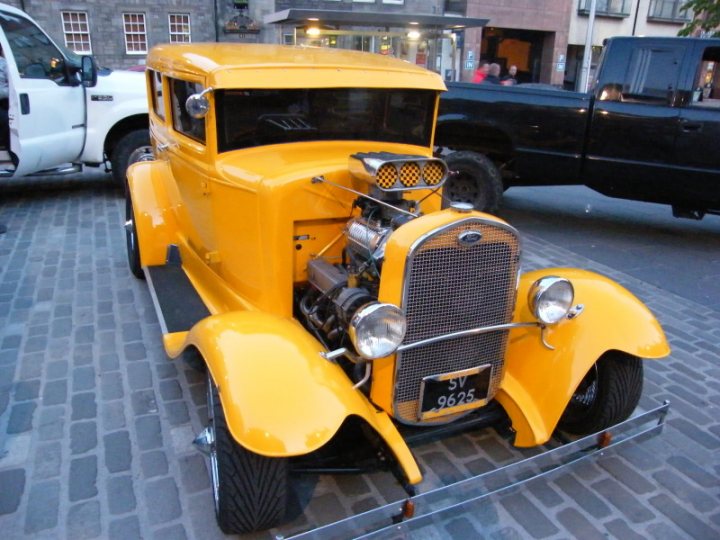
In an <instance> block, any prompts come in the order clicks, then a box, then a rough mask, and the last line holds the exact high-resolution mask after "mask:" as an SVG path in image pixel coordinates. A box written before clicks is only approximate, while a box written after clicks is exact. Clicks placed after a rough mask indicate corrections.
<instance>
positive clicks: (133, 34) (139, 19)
mask: <svg viewBox="0 0 720 540" xmlns="http://www.w3.org/2000/svg"><path fill="white" fill-rule="evenodd" d="M123 30H124V32H125V52H126V53H127V54H147V50H148V46H147V28H146V26H145V14H144V13H123Z"/></svg>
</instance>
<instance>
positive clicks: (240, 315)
mask: <svg viewBox="0 0 720 540" xmlns="http://www.w3.org/2000/svg"><path fill="white" fill-rule="evenodd" d="M147 65H148V95H149V96H151V97H150V100H151V103H150V105H151V107H150V108H151V112H150V117H151V123H150V128H151V139H152V142H153V145H154V147H155V153H156V160H155V161H150V162H143V163H137V164H135V165H133V166H132V167H131V168H130V170H129V173H128V193H129V197H130V200H131V202H132V211H133V213H132V215H131V218H132V219H133V223H134V227H135V231H136V236H135V241H136V243H137V248H138V251H139V262H140V266H141V267H143V268H153V267H162V266H163V265H166V264H167V263H168V248H169V246H175V247H174V249H175V250H176V251H177V253H179V256H180V260H181V261H182V271H183V272H184V274H185V275H186V276H187V279H188V280H189V281H190V283H191V284H192V286H193V287H194V289H195V291H196V292H197V294H198V295H199V297H200V298H201V300H202V302H203V303H204V305H205V306H206V308H207V311H208V316H206V317H204V318H202V319H201V320H198V321H197V322H196V324H194V325H192V326H191V327H188V328H183V329H180V330H177V331H168V332H166V333H165V335H164V336H163V340H164V345H165V349H166V351H167V353H168V355H169V356H170V357H178V356H179V355H180V354H181V353H182V352H183V351H184V350H186V349H188V348H193V349H195V350H197V351H198V352H199V354H200V355H201V356H202V358H203V359H204V361H205V363H206V364H207V367H208V369H209V371H210V373H211V375H212V379H213V380H214V381H215V384H217V387H218V390H219V396H220V400H221V402H222V408H223V411H224V414H225V417H226V419H227V424H228V428H229V430H230V432H231V433H232V437H233V438H234V440H235V441H236V442H237V443H238V444H239V445H241V446H242V447H244V448H246V449H247V450H250V451H252V452H254V453H256V454H259V455H262V456H269V457H290V456H298V455H303V454H308V453H311V452H314V451H316V450H318V449H320V448H321V447H323V446H324V445H325V444H326V443H327V442H328V441H330V440H331V439H332V438H333V436H334V435H335V434H336V433H337V432H338V430H339V429H340V427H341V426H342V424H343V423H344V422H345V421H346V420H347V419H348V418H349V417H359V418H361V419H362V420H363V421H364V422H366V423H367V424H368V425H369V426H370V427H372V428H373V429H374V430H375V431H376V432H377V433H378V434H379V436H380V437H381V438H382V440H383V441H384V442H385V443H386V444H387V446H388V447H389V448H390V450H391V451H392V453H393V455H394V456H395V458H396V459H397V461H398V463H399V464H400V466H401V468H402V470H403V472H404V474H405V477H406V479H407V481H408V482H409V483H411V484H415V483H418V482H420V481H421V478H422V476H421V474H420V471H419V469H418V466H417V464H416V462H415V460H414V458H413V456H412V454H411V452H410V450H409V449H408V446H407V445H406V443H405V441H404V440H403V438H402V436H401V435H400V432H399V430H398V428H397V422H396V420H397V411H396V408H395V405H396V404H394V403H393V391H394V385H396V384H397V381H396V378H397V377H398V375H397V374H398V371H397V366H396V362H397V355H396V354H391V355H389V356H386V357H384V358H379V359H376V360H372V361H370V362H369V363H370V364H371V366H372V373H371V380H370V382H369V383H367V384H366V386H365V388H366V391H363V390H362V389H360V388H357V387H356V383H357V381H356V380H353V379H351V378H350V377H349V376H348V372H347V370H344V369H342V368H341V366H340V365H339V364H338V362H337V361H333V360H332V359H328V358H326V357H324V356H323V355H324V354H325V355H327V353H328V352H330V351H328V348H327V347H326V346H324V345H323V343H321V341H320V340H319V339H318V337H317V336H316V335H313V333H311V332H310V331H308V329H307V328H306V325H304V324H303V321H301V320H299V319H298V315H297V306H296V305H295V300H294V298H295V295H296V292H297V290H298V288H299V287H304V286H306V285H307V283H308V279H309V278H308V270H307V268H308V264H309V263H310V262H311V261H313V260H314V259H316V258H318V257H320V256H321V257H324V258H326V259H328V260H330V261H334V262H339V261H341V260H342V259H343V249H344V245H345V242H344V237H343V235H344V234H345V232H344V231H345V230H346V224H347V222H348V220H349V219H350V218H351V217H352V216H356V215H358V214H359V212H360V210H359V209H358V208H357V207H356V206H354V204H353V203H354V202H355V201H356V199H357V196H356V195H355V194H354V193H352V192H350V191H347V190H345V189H342V188H343V187H344V188H350V189H353V190H355V191H360V192H362V191H367V184H364V183H363V181H362V180H359V179H358V178H356V177H354V176H353V175H351V174H350V173H349V170H348V158H349V156H351V155H353V154H359V153H372V152H388V153H392V154H393V155H400V156H407V155H411V156H420V157H426V158H432V156H433V146H432V132H431V133H430V134H429V139H428V140H427V144H424V145H416V144H406V143H396V142H392V141H390V142H387V141H385V142H378V141H373V140H334V141H331V140H320V141H313V140H309V141H306V140H302V141H298V142H288V143H284V144H269V145H257V146H251V147H246V148H242V149H237V150H232V151H225V152H222V151H220V150H219V145H220V144H221V142H220V141H219V140H218V130H216V129H215V127H214V126H216V124H217V123H218V120H219V119H218V108H217V103H216V95H217V94H218V93H219V92H221V91H222V90H223V89H243V90H247V89H261V90H264V89H274V88H282V89H292V88H296V89H308V88H310V89H312V88H319V89H323V88H353V87H358V86H361V87H363V88H377V89H424V90H427V91H430V92H432V93H433V94H434V95H435V101H434V111H432V115H433V117H434V115H435V114H436V112H437V96H439V93H440V92H442V91H443V90H444V88H445V87H444V84H443V82H442V80H441V79H440V77H439V76H438V75H436V74H434V73H431V72H428V71H425V70H423V69H420V68H418V67H416V66H412V65H410V64H407V63H403V62H399V61H395V60H393V59H388V58H385V57H382V56H380V55H368V54H359V53H354V52H348V51H339V50H320V49H307V48H286V47H279V46H229V45H217V44H213V45H204V44H198V45H195V44H193V45H187V46H161V47H158V48H155V49H153V50H152V51H151V53H150V55H149V56H148V62H147ZM155 77H157V78H156V79H154V78H155ZM171 79H177V80H183V81H188V82H191V83H193V84H196V85H197V87H198V88H201V89H212V91H209V92H208V93H207V94H206V95H205V99H206V100H207V102H208V104H209V110H208V112H207V115H206V116H205V118H204V122H205V139H204V141H198V140H196V139H194V138H192V137H189V136H186V135H185V134H183V133H181V132H179V131H178V130H177V129H176V128H175V126H174V124H173V118H172V116H173V114H171V110H172V109H173V104H172V102H171V93H172V88H171V87H170V84H171V83H170V81H171ZM156 99H160V100H164V104H162V105H161V106H160V109H158V105H157V103H156V102H155V101H154V100H156ZM431 131H432V130H431ZM317 177H322V181H313V179H316V178H317ZM338 186H340V187H338ZM403 198H404V199H405V200H411V199H412V200H415V201H421V202H419V209H420V211H421V213H422V215H421V216H420V217H417V218H415V219H411V220H409V221H408V222H407V223H405V224H403V225H402V226H400V227H398V228H396V229H395V230H394V231H393V232H392V234H391V235H390V237H389V239H388V240H387V245H386V247H385V254H384V262H383V267H382V279H381V282H380V285H379V293H378V300H379V301H380V302H384V303H390V304H394V305H398V306H401V307H402V306H403V283H404V280H405V276H406V272H407V268H406V264H407V260H408V252H409V250H411V249H413V245H414V244H415V243H416V242H417V240H418V239H419V238H423V237H425V236H426V235H429V234H431V233H432V232H433V231H436V230H439V229H441V228H443V227H450V226H453V225H454V224H455V223H457V222H459V221H462V220H467V219H472V220H475V221H474V223H479V224H482V225H483V226H487V227H500V228H502V229H503V230H504V231H507V230H510V231H511V228H510V227H509V226H508V225H507V224H505V223H504V222H503V221H502V220H501V219H499V218H497V217H494V216H491V215H488V214H482V213H480V212H476V211H466V210H462V211H459V210H457V209H453V208H446V209H441V206H442V204H441V203H442V200H441V191H438V190H433V189H421V190H413V191H407V192H405V193H404V194H403ZM513 234H514V233H513ZM547 275H552V276H558V277H562V278H567V279H568V280H569V281H570V282H571V283H572V285H573V287H574V293H575V297H574V304H576V305H581V306H583V308H584V309H582V311H581V312H580V313H579V314H578V315H577V316H574V317H572V318H569V317H565V318H563V319H562V320H561V321H560V322H558V323H557V324H551V325H535V326H516V327H512V328H509V329H508V330H507V341H506V346H505V347H504V359H503V368H502V373H500V374H499V375H498V376H499V377H500V381H499V384H498V387H497V391H496V393H495V396H494V397H495V399H496V400H497V402H499V403H500V404H501V406H502V407H503V408H504V409H505V411H506V412H507V414H508V416H509V417H510V420H511V422H512V427H513V429H514V430H515V432H516V436H515V444H516V445H518V446H533V445H538V444H542V443H544V442H546V441H547V440H548V439H549V438H550V436H551V435H552V433H553V431H554V430H555V429H556V427H557V425H558V421H559V420H560V418H561V416H562V414H563V411H564V410H565V408H566V407H567V405H568V402H569V400H570V399H571V397H572V395H573V393H574V392H575V391H576V389H577V388H578V386H579V385H580V384H581V381H583V378H584V377H585V376H586V374H587V373H588V372H589V370H591V368H592V367H593V365H594V364H595V362H596V361H597V360H598V359H599V358H601V357H602V356H603V354H605V353H606V352H607V351H613V350H615V351H623V352H625V353H627V354H629V355H633V356H637V357H642V358H660V357H663V356H665V355H667V354H668V353H669V347H668V344H667V341H666V339H665V336H664V334H663V331H662V329H661V327H660V325H659V324H658V322H657V321H656V320H655V318H654V317H653V315H652V314H651V313H650V311H649V310H648V309H647V308H646V307H645V306H644V305H643V304H642V303H641V302H640V301H639V300H638V299H637V298H635V297H634V296H633V295H632V294H631V293H630V292H628V291H627V290H626V289H624V288H623V287H621V286H620V285H618V284H616V283H614V282H612V281H610V280H608V279H607V278H604V277H602V276H600V275H597V274H595V273H592V272H587V271H583V270H578V269H571V268H554V269H548V270H542V271H533V272H529V273H526V274H523V275H521V276H520V278H519V279H518V280H516V281H515V282H514V283H515V285H516V288H515V290H514V298H513V299H512V300H513V302H512V304H513V306H514V307H513V311H512V317H511V319H512V322H513V323H533V322H536V318H535V316H534V314H533V312H532V309H531V306H530V305H529V303H528V296H529V290H530V289H531V287H533V284H534V283H536V282H537V280H538V279H539V278H541V277H542V276H547ZM443 316H445V315H444V314H442V313H438V318H439V319H440V318H442V317H443ZM508 322H510V321H508ZM368 388H369V389H368ZM450 419H452V418H450Z"/></svg>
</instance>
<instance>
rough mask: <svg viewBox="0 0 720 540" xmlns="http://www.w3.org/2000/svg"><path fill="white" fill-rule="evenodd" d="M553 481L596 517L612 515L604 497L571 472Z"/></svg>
mask: <svg viewBox="0 0 720 540" xmlns="http://www.w3.org/2000/svg"><path fill="white" fill-rule="evenodd" d="M553 482H554V483H555V484H556V485H557V486H558V487H559V488H560V489H561V490H562V491H563V492H564V493H565V494H566V495H567V496H568V497H569V498H570V499H571V500H572V501H574V502H575V503H576V504H578V505H580V507H581V508H582V509H583V510H585V511H586V512H587V513H589V514H590V515H591V516H593V517H595V518H598V519H599V518H604V517H607V516H609V515H610V513H611V511H610V508H609V507H608V505H606V504H605V503H604V502H603V501H602V499H600V498H599V497H598V496H597V495H595V493H594V491H592V490H590V489H588V488H587V487H586V486H585V484H583V483H581V482H579V481H578V480H577V478H576V477H575V476H574V475H572V474H571V473H565V474H563V475H562V476H559V477H557V478H555V479H554V480H553Z"/></svg>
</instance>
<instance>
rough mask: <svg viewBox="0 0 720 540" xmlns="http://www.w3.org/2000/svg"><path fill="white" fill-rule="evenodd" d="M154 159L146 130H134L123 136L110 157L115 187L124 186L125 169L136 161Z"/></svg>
mask: <svg viewBox="0 0 720 540" xmlns="http://www.w3.org/2000/svg"><path fill="white" fill-rule="evenodd" d="M153 159H155V156H154V154H153V149H152V146H150V133H149V132H148V130H147V129H136V130H135V131H130V132H129V133H126V134H125V135H123V136H122V137H121V138H120V140H119V141H118V143H117V144H116V145H115V148H114V149H113V151H112V155H111V156H110V164H111V165H112V175H113V180H114V181H115V185H117V186H124V185H125V175H126V174H127V169H128V167H129V166H130V165H132V164H133V163H137V162H138V161H152V160H153Z"/></svg>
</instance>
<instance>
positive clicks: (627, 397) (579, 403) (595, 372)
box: [558, 351, 643, 435]
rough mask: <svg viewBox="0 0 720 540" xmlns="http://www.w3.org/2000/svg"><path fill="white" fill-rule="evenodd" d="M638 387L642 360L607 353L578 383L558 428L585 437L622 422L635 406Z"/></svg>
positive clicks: (640, 392) (638, 399)
mask: <svg viewBox="0 0 720 540" xmlns="http://www.w3.org/2000/svg"><path fill="white" fill-rule="evenodd" d="M642 387H643V365H642V359H640V358H638V357H636V356H632V355H629V354H626V353H623V352H620V351H609V352H607V353H605V354H604V355H603V356H602V357H601V358H600V359H599V360H598V361H597V362H595V364H593V366H592V367H591V368H590V371H588V372H587V374H586V375H585V377H584V378H583V380H582V381H581V382H580V384H579V385H578V387H577V389H576V390H575V393H574V394H573V395H572V397H571V398H570V402H569V403H568V406H567V408H566V409H565V412H564V413H563V415H562V417H561V418H560V423H559V424H558V427H559V428H560V429H561V430H563V431H567V432H568V433H573V434H576V435H588V434H590V433H595V432H596V431H602V430H604V429H607V428H608V427H610V426H612V425H613V424H617V423H618V422H622V421H623V420H626V419H627V418H628V417H629V416H630V415H631V414H632V412H633V411H634V410H635V407H637V404H638V401H640V395H641V394H642Z"/></svg>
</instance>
